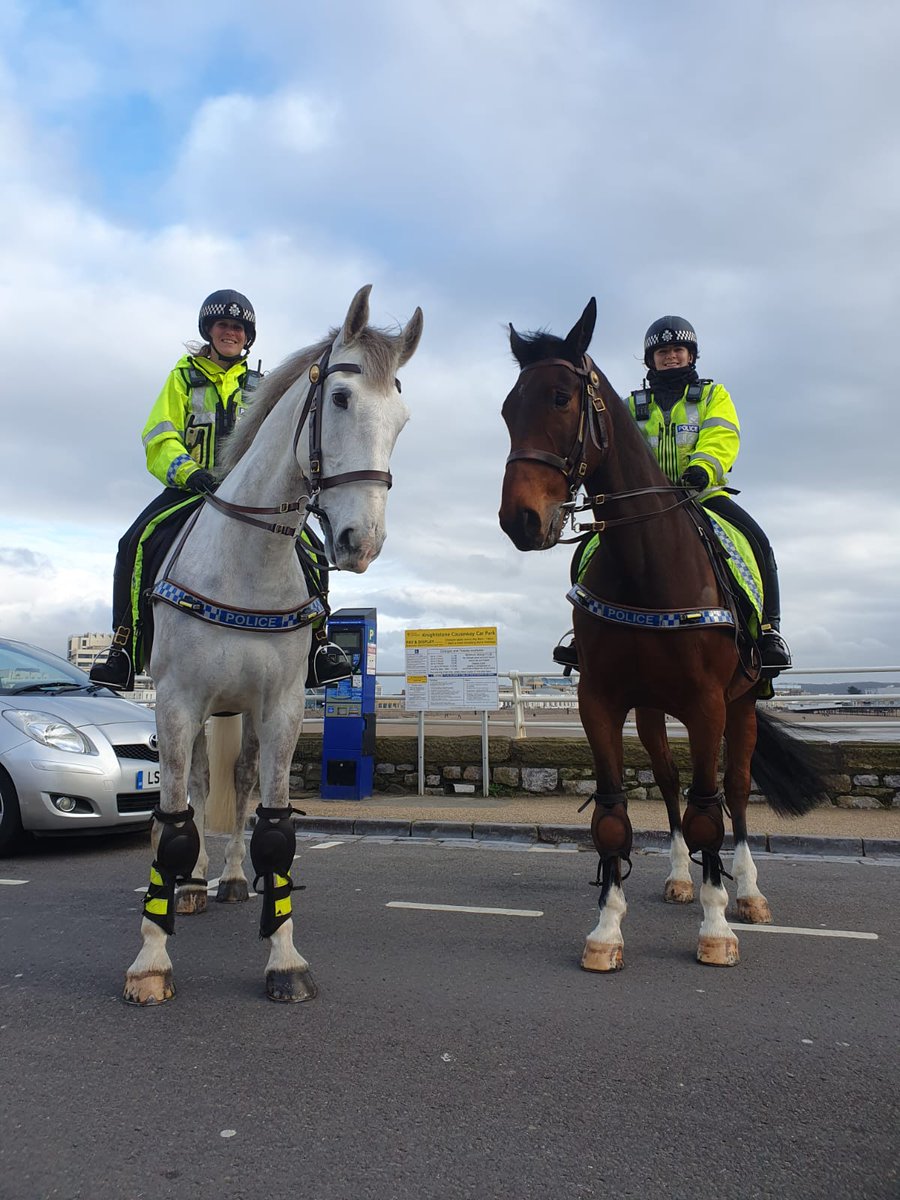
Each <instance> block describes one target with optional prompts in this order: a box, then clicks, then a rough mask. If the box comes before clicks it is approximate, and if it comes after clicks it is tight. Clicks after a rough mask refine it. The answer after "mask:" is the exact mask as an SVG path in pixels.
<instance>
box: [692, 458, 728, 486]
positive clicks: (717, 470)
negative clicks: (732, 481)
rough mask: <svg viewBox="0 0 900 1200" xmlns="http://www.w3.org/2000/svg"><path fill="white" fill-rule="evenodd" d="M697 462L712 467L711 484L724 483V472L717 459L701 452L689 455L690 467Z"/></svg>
mask: <svg viewBox="0 0 900 1200" xmlns="http://www.w3.org/2000/svg"><path fill="white" fill-rule="evenodd" d="M699 462H705V463H709V465H710V466H711V467H712V469H713V483H724V482H725V472H724V471H723V470H722V464H721V463H720V462H719V460H718V459H717V458H713V456H712V455H711V454H704V453H703V452H702V451H700V452H699V453H698V452H697V451H696V450H695V451H693V452H692V454H691V464H690V465H691V466H693V465H694V463H699Z"/></svg>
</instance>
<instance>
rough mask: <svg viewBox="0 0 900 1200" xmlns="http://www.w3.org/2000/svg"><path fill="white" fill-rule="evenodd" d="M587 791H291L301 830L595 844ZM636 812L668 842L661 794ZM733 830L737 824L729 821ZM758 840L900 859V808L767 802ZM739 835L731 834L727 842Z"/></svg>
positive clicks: (788, 847) (639, 833)
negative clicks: (345, 794)
mask: <svg viewBox="0 0 900 1200" xmlns="http://www.w3.org/2000/svg"><path fill="white" fill-rule="evenodd" d="M583 799H584V798H583V797H580V796H563V795H559V796H555V795H552V796H541V795H527V794H522V795H516V796H504V797H492V796H491V797H488V796H481V795H477V794H471V793H469V794H465V795H454V796H405V795H385V794H379V795H376V796H372V797H370V798H368V799H365V800H324V799H323V798H322V797H321V796H320V795H318V794H314V793H297V794H295V795H293V796H292V797H291V800H292V803H293V804H294V806H295V808H298V809H302V810H303V812H304V813H305V814H306V815H305V816H303V817H300V818H298V820H297V829H298V832H301V831H305V832H310V833H333V834H344V835H346V834H353V835H356V836H394V837H426V838H439V839H447V838H475V839H485V838H493V839H498V838H499V839H505V840H509V841H512V840H515V841H524V842H535V843H561V842H575V843H579V844H582V845H590V833H589V824H590V809H589V808H588V809H585V811H584V812H583V813H579V812H578V806H579V805H580V804H581V803H583ZM628 812H629V815H630V816H631V822H632V825H633V827H634V830H635V845H636V846H637V847H639V848H647V849H651V848H657V847H665V846H667V845H668V827H669V826H668V820H667V818H666V809H665V805H664V804H663V803H662V802H661V801H654V800H633V801H631V802H630V803H629V805H628ZM725 824H726V830H727V829H728V826H729V823H728V821H727V820H726V823H725ZM748 824H749V827H750V846H751V848H752V849H754V850H756V851H765V852H768V853H773V854H828V855H839V856H842V857H854V858H857V857H895V856H896V857H898V858H900V807H898V808H891V809H846V808H837V807H835V806H833V805H824V806H822V807H820V808H817V809H815V810H814V811H813V812H811V813H807V814H806V816H803V817H779V816H777V815H776V814H775V813H773V812H772V810H771V809H770V808H769V807H768V806H767V805H764V804H753V805H751V806H750V809H749V813H748ZM730 839H731V835H730V833H727V834H726V842H725V846H726V848H727V847H728V846H729V845H730Z"/></svg>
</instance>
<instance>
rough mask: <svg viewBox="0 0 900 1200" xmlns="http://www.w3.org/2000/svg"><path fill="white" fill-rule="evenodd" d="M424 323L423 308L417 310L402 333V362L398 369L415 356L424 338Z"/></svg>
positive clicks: (399, 363) (400, 361)
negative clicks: (422, 337)
mask: <svg viewBox="0 0 900 1200" xmlns="http://www.w3.org/2000/svg"><path fill="white" fill-rule="evenodd" d="M424 323H425V318H424V317H423V316H422V310H421V308H417V309H416V311H415V312H414V313H413V315H412V316H411V317H410V318H409V321H408V322H407V323H406V325H404V327H403V329H402V330H401V332H400V346H401V349H400V360H399V362H398V363H397V366H398V367H402V366H403V364H404V363H408V362H409V360H410V359H411V358H412V356H413V355H414V354H415V352H416V349H417V347H418V345H419V339H420V338H421V336H422V327H423V325H424Z"/></svg>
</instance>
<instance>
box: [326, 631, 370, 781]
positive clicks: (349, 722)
mask: <svg viewBox="0 0 900 1200" xmlns="http://www.w3.org/2000/svg"><path fill="white" fill-rule="evenodd" d="M328 636H329V638H330V639H331V640H332V641H333V642H336V643H337V644H338V646H340V648H341V649H342V650H343V651H344V652H345V654H347V656H348V657H349V659H350V661H351V662H352V664H353V675H352V677H351V678H350V679H342V680H340V682H338V683H335V684H333V685H331V686H330V687H327V688H326V689H325V717H324V721H323V724H322V797H323V799H325V800H364V799H365V798H366V797H367V796H371V795H372V775H373V772H374V767H375V651H376V611H375V609H374V608H342V609H340V610H339V611H338V612H336V613H332V615H331V618H330V619H329V621H328Z"/></svg>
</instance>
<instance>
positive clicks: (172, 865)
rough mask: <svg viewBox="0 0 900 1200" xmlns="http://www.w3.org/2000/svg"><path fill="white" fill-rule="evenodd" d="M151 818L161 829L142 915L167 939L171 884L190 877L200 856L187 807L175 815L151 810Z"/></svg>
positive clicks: (171, 919) (171, 908) (171, 907)
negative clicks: (158, 823)
mask: <svg viewBox="0 0 900 1200" xmlns="http://www.w3.org/2000/svg"><path fill="white" fill-rule="evenodd" d="M153 816H154V818H155V819H156V820H157V821H159V822H160V824H161V825H162V827H163V830H162V833H161V834H160V836H159V845H158V846H157V848H156V858H155V859H154V860H153V863H152V864H151V866H150V886H149V887H148V888H147V895H146V896H145V897H144V916H145V917H146V918H147V920H148V921H153V923H154V924H155V925H158V926H159V927H160V929H162V931H163V932H164V933H167V934H169V936H171V935H172V934H173V933H174V932H175V885H176V883H177V882H178V880H179V879H185V878H190V876H191V872H192V871H193V869H194V866H195V864H196V862H197V859H198V857H199V856H200V834H199V833H198V831H197V826H196V825H195V824H194V810H193V808H191V806H190V805H188V807H187V808H186V809H185V810H184V811H183V812H176V813H165V812H163V811H162V809H161V808H155V809H154V810H153ZM179 826H180V828H178V827H179Z"/></svg>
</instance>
